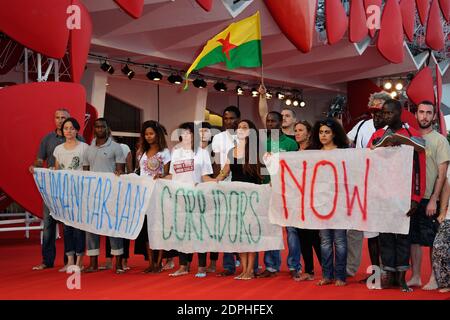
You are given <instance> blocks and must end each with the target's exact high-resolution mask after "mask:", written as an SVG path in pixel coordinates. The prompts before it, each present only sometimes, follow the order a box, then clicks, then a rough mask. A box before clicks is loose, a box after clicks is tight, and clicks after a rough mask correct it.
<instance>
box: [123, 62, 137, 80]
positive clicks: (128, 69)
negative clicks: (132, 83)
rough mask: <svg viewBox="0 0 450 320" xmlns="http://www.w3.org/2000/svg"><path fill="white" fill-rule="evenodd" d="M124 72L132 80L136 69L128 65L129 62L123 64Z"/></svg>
mask: <svg viewBox="0 0 450 320" xmlns="http://www.w3.org/2000/svg"><path fill="white" fill-rule="evenodd" d="M122 73H123V74H124V75H126V76H127V77H128V79H130V80H131V79H133V78H134V75H135V73H134V71H133V70H131V69H130V67H128V65H127V64H126V65H124V66H123V68H122Z"/></svg>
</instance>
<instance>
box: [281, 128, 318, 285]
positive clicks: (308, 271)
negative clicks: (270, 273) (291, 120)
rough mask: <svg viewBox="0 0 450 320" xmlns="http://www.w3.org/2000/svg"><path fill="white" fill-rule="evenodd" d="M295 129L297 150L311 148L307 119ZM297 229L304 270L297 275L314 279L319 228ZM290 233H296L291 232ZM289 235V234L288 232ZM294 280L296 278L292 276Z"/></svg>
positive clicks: (306, 278) (300, 279) (308, 279)
mask: <svg viewBox="0 0 450 320" xmlns="http://www.w3.org/2000/svg"><path fill="white" fill-rule="evenodd" d="M294 130H295V141H296V142H297V144H298V146H299V148H298V151H302V150H309V149H310V148H311V130H312V126H311V124H310V123H309V122H308V121H299V122H297V123H296V124H295V126H294ZM294 229H296V230H297V234H298V237H299V240H300V248H301V253H302V256H303V262H304V263H305V268H304V272H303V273H301V270H300V272H299V273H300V274H299V273H297V274H299V277H298V280H299V281H303V280H307V281H311V280H314V256H313V248H314V251H315V252H316V257H317V260H318V261H319V264H321V263H322V258H321V254H320V236H319V230H311V229H299V228H294ZM291 234H293V235H296V234H295V233H293V232H291ZM288 236H289V234H288ZM294 280H297V279H296V278H294Z"/></svg>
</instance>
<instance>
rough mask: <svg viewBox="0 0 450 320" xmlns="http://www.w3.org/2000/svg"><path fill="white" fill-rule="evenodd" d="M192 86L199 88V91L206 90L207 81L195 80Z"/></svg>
mask: <svg viewBox="0 0 450 320" xmlns="http://www.w3.org/2000/svg"><path fill="white" fill-rule="evenodd" d="M192 84H193V85H194V87H196V88H199V89H203V88H206V86H207V83H206V81H205V80H203V79H201V78H197V79H195V80H194V81H192Z"/></svg>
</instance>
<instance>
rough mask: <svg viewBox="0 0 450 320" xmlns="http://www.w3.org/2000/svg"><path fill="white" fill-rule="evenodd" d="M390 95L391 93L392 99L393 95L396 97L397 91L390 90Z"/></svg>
mask: <svg viewBox="0 0 450 320" xmlns="http://www.w3.org/2000/svg"><path fill="white" fill-rule="evenodd" d="M390 95H391V97H392V99H394V98H395V97H397V92H396V91H392V92H391V93H390Z"/></svg>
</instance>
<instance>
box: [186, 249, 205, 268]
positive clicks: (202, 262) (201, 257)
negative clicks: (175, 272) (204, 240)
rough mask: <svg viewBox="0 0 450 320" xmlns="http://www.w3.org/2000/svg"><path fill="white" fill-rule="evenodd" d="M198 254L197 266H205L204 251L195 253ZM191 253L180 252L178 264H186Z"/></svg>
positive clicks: (189, 259)
mask: <svg viewBox="0 0 450 320" xmlns="http://www.w3.org/2000/svg"><path fill="white" fill-rule="evenodd" d="M197 255H198V266H199V267H206V252H205V253H197ZM193 256H194V254H193V253H182V252H180V254H179V257H180V265H181V266H187V264H188V262H192V257H193Z"/></svg>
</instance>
